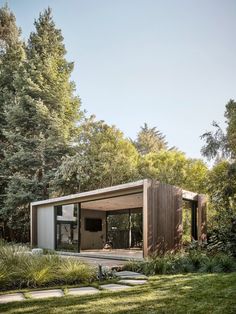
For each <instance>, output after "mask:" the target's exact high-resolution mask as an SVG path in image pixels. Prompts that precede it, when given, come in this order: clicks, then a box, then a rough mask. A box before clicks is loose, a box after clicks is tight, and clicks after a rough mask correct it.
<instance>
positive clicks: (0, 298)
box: [0, 293, 25, 304]
mask: <svg viewBox="0 0 236 314" xmlns="http://www.w3.org/2000/svg"><path fill="white" fill-rule="evenodd" d="M22 300H25V297H24V295H23V293H12V294H3V295H0V304H2V303H8V302H14V301H22Z"/></svg>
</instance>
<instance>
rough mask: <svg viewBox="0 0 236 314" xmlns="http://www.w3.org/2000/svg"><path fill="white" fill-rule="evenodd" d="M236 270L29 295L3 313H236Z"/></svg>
mask: <svg viewBox="0 0 236 314" xmlns="http://www.w3.org/2000/svg"><path fill="white" fill-rule="evenodd" d="M235 292H236V273H229V274H225V273H215V274H202V273H201V274H199V273H197V274H184V275H183V274H182V275H158V276H153V277H150V278H149V281H148V283H147V284H146V285H143V286H136V287H133V288H132V289H129V290H125V291H118V292H110V291H104V292H101V293H99V294H95V295H87V296H80V297H78V296H65V297H61V298H54V299H41V300H33V299H29V300H27V301H24V302H14V303H11V304H10V303H9V304H4V305H0V312H1V313H8V314H13V313H14V314H16V313H35V314H37V313H40V314H48V313H57V314H60V313H63V314H67V313H83V314H87V313H90V314H91V313H96V314H101V313H102V314H104V313H115V314H123V313H129V314H139V313H175V314H178V313H197V314H201V313H203V314H208V313H229V314H230V313H232V314H233V313H235V312H236V299H235Z"/></svg>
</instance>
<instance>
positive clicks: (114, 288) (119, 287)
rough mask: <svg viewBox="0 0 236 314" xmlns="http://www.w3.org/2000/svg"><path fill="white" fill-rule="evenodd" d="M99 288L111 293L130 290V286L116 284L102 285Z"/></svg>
mask: <svg viewBox="0 0 236 314" xmlns="http://www.w3.org/2000/svg"><path fill="white" fill-rule="evenodd" d="M100 287H101V288H102V289H104V290H111V291H120V290H125V289H130V288H132V287H131V286H125V285H117V284H116V283H111V284H108V285H102V286H100Z"/></svg>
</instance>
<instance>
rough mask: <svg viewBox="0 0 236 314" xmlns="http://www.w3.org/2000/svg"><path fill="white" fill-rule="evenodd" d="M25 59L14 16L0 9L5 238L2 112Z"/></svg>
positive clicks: (1, 140) (0, 214)
mask: <svg viewBox="0 0 236 314" xmlns="http://www.w3.org/2000/svg"><path fill="white" fill-rule="evenodd" d="M24 57H25V53H24V46H23V43H22V41H21V40H20V29H19V28H18V27H17V25H16V19H15V16H14V14H13V13H12V12H11V11H10V10H9V8H8V7H7V6H4V7H2V8H1V9H0V221H2V223H3V225H4V235H5V236H7V234H6V233H7V228H6V217H5V218H4V211H3V202H4V196H5V194H6V188H7V184H8V179H9V178H8V176H9V172H8V167H7V164H6V160H5V155H4V150H5V148H6V146H7V145H8V140H7V138H6V136H5V134H4V128H6V123H7V122H6V119H5V115H4V111H5V109H6V104H7V103H8V102H9V99H11V98H12V97H13V95H14V94H15V86H14V77H15V75H16V74H17V73H18V71H19V69H20V67H21V66H22V63H23V60H24Z"/></svg>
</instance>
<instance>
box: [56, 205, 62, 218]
mask: <svg viewBox="0 0 236 314" xmlns="http://www.w3.org/2000/svg"><path fill="white" fill-rule="evenodd" d="M55 209H56V213H57V216H62V205H57V206H55Z"/></svg>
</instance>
